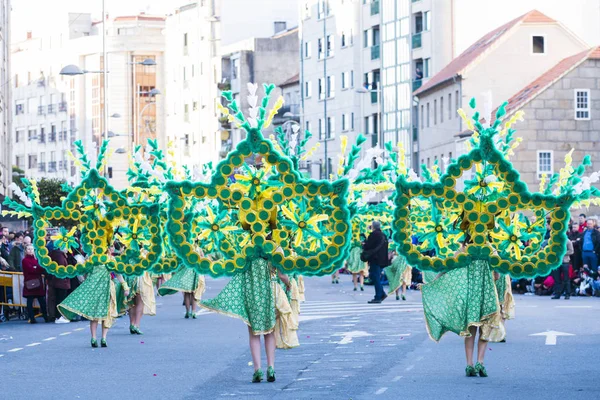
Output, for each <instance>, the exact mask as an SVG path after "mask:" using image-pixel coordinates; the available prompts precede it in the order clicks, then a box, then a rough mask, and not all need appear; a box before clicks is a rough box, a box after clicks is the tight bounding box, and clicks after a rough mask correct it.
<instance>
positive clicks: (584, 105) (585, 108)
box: [575, 89, 590, 120]
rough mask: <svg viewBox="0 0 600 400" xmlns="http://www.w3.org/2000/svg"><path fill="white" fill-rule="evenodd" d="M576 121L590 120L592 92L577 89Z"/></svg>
mask: <svg viewBox="0 0 600 400" xmlns="http://www.w3.org/2000/svg"><path fill="white" fill-rule="evenodd" d="M575 119H576V120H588V119H590V90H589V89H575Z"/></svg>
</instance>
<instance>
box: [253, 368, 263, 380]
mask: <svg viewBox="0 0 600 400" xmlns="http://www.w3.org/2000/svg"><path fill="white" fill-rule="evenodd" d="M262 380H263V372H262V370H261V369H257V370H256V371H254V375H252V383H260V382H261V381H262Z"/></svg>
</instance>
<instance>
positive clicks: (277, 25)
mask: <svg viewBox="0 0 600 400" xmlns="http://www.w3.org/2000/svg"><path fill="white" fill-rule="evenodd" d="M286 29H287V22H285V21H274V22H273V32H275V33H276V34H277V33H279V32H283V31H285V30H286Z"/></svg>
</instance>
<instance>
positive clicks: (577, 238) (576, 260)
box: [567, 222, 583, 270]
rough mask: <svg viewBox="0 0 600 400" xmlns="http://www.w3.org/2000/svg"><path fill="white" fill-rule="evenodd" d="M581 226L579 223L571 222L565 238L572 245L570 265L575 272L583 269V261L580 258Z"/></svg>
mask: <svg viewBox="0 0 600 400" xmlns="http://www.w3.org/2000/svg"><path fill="white" fill-rule="evenodd" d="M580 227H581V225H579V222H573V224H572V225H571V230H570V231H569V232H568V233H567V237H568V238H569V240H570V241H571V242H572V243H573V255H572V256H571V265H572V266H573V268H574V269H575V270H579V268H581V267H583V259H582V258H581V237H582V234H581V232H580V231H579V229H580Z"/></svg>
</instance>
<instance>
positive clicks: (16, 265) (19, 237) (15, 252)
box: [8, 233, 25, 271]
mask: <svg viewBox="0 0 600 400" xmlns="http://www.w3.org/2000/svg"><path fill="white" fill-rule="evenodd" d="M24 257H25V248H24V247H23V234H22V233H15V238H14V240H13V244H12V249H10V254H9V258H8V263H9V264H10V266H11V268H12V269H13V270H14V271H21V262H22V261H23V258H24Z"/></svg>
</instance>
